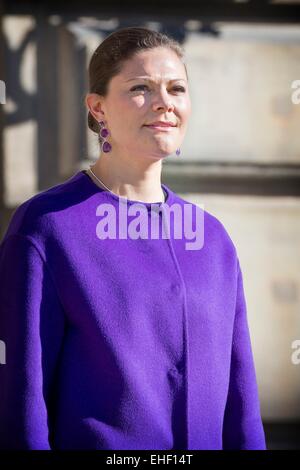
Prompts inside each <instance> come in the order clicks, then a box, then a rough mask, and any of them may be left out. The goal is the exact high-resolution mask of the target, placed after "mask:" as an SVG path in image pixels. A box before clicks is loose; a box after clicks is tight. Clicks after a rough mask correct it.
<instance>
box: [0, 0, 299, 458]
mask: <svg viewBox="0 0 300 470" xmlns="http://www.w3.org/2000/svg"><path fill="white" fill-rule="evenodd" d="M141 3H143V6H141ZM127 26H145V27H150V28H152V29H155V30H157V31H160V32H165V33H167V34H169V35H171V36H173V37H174V38H175V39H177V40H178V41H180V43H181V44H182V45H183V47H184V49H185V51H186V63H187V69H188V74H189V88H190V94H191V99H192V107H193V111H192V117H191V119H190V123H189V128H188V131H187V134H186V137H185V141H184V143H183V145H182V147H181V155H180V156H179V157H177V156H176V155H171V156H169V157H167V158H166V160H164V163H163V173H162V181H163V182H164V183H165V184H167V185H168V186H169V187H170V188H171V189H172V190H173V191H175V192H177V193H178V194H179V195H181V196H182V197H184V198H185V199H186V200H189V201H191V202H194V203H199V204H203V205H204V208H205V209H206V210H208V211H209V212H211V213H212V214H214V215H215V216H217V217H218V218H219V220H220V221H221V222H222V223H223V225H224V226H225V228H226V229H227V231H228V232H229V234H230V236H231V238H232V239H233V241H234V243H235V245H236V247H237V250H238V253H239V257H240V261H241V266H242V272H243V276H244V288H245V294H246V300H247V307H248V321H249V328H250V334H251V340H252V347H253V353H254V359H255V364H256V372H257V380H258V386H259V395H260V402H261V412H262V417H263V423H264V428H265V433H266V438H267V446H268V448H269V449H295V448H298V449H300V352H299V354H298V356H296V357H298V360H295V359H294V360H293V359H292V354H293V352H294V353H295V352H296V351H295V349H294V348H293V344H294V347H295V344H296V343H295V341H296V340H298V341H300V269H299V267H300V1H292V0H291V1H263V0H262V1H257V0H256V1H255V0H252V1H251V0H249V1H242V0H239V1H233V0H218V1H217V0H213V1H212V0H210V1H207V2H194V1H191V0H185V1H184V5H183V4H182V3H179V2H176V1H175V0H173V1H166V0H161V1H159V2H158V1H153V0H151V2H140V1H139V2H138V1H134V0H131V1H128V0H127V1H124V3H121V2H117V1H114V0H109V2H106V3H105V2H99V1H90V0H84V1H83V0H81V1H76V0H73V1H72V2H68V1H64V2H56V1H52V2H45V1H37V0H36V1H34V2H33V1H31V2H30V1H22V2H21V1H15V0H9V1H2V2H1V1H0V80H1V88H0V95H1V105H0V239H1V238H2V237H3V235H4V233H5V231H6V229H7V226H8V224H9V221H10V218H11V216H12V213H13V211H14V210H15V209H16V207H18V205H19V204H21V203H22V202H24V201H25V200H26V199H28V198H30V197H31V196H33V195H34V194H36V193H38V192H40V191H42V190H45V189H48V188H49V187H51V186H53V185H56V184H59V183H61V182H63V181H65V180H66V179H68V178H69V177H71V176H73V174H74V173H76V172H77V171H78V170H80V169H83V168H87V167H88V165H90V164H92V163H93V162H94V161H95V160H96V159H97V158H98V155H99V147H98V141H97V136H96V135H95V134H93V133H92V132H91V131H90V130H89V129H88V127H87V122H86V121H87V111H86V109H85V106H84V97H85V94H86V93H87V91H88V76H87V65H88V62H89V59H90V57H91V54H92V52H93V51H94V50H95V48H96V47H97V46H98V45H99V43H100V42H101V41H102V40H103V39H105V37H106V36H107V35H108V34H110V33H111V32H113V31H114V30H116V29H119V28H122V27H127ZM297 90H298V91H297ZM298 344H299V346H300V343H298ZM299 346H298V347H299ZM294 358H295V354H294Z"/></svg>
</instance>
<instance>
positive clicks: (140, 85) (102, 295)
mask: <svg viewBox="0 0 300 470" xmlns="http://www.w3.org/2000/svg"><path fill="white" fill-rule="evenodd" d="M89 74H90V92H89V93H88V94H87V95H86V97H85V103H86V106H87V109H88V110H89V114H88V123H89V127H90V128H91V129H92V130H94V131H95V132H96V133H97V135H99V140H100V144H101V152H100V156H99V158H98V160H97V161H96V162H95V164H94V165H93V166H91V167H90V168H89V169H87V170H86V171H85V170H82V171H79V172H77V173H76V174H75V175H74V176H72V177H71V178H70V179H69V180H67V181H65V182H64V183H62V184H59V185H56V186H54V187H51V188H50V189H48V190H47V191H43V192H41V193H39V194H38V195H36V196H34V197H32V198H30V199H29V200H27V201H25V202H24V203H23V204H21V206H20V207H18V209H17V210H16V211H15V213H14V216H13V218H12V220H11V222H10V225H9V228H8V230H7V232H6V234H5V237H4V240H3V241H2V244H1V252H0V274H1V284H0V305H1V319H0V332H1V339H2V340H3V341H4V342H5V344H6V348H7V357H6V364H5V366H1V369H0V374H1V388H0V447H1V448H3V449H10V448H15V449H114V450H122V449H265V436H264V431H263V426H262V421H261V416H260V406H259V398H258V390H257V383H256V376H255V369H254V362H253V356H252V351H251V343H250V336H249V330H248V324H247V313H246V305H245V298H244V291H243V280H242V273H241V270H240V265H239V260H238V256H237V253H236V249H235V247H234V245H233V242H232V240H231V239H230V237H229V235H228V233H227V232H226V230H225V228H224V227H223V225H222V224H221V223H220V222H219V221H218V219H216V218H215V217H214V216H212V215H211V214H209V213H208V212H206V211H201V213H202V219H201V218H200V220H201V221H202V223H200V224H198V225H197V233H196V235H199V234H202V235H201V236H202V238H203V235H204V240H205V242H204V243H202V244H201V243H200V245H199V243H198V246H196V247H191V246H188V247H187V237H186V233H184V234H183V235H181V236H179V237H176V236H174V235H173V231H172V230H171V229H172V228H174V227H175V224H178V220H181V221H182V219H179V217H178V213H179V212H180V211H181V209H183V210H182V211H181V215H182V214H183V213H184V209H185V207H186V206H187V205H189V206H190V208H192V209H193V212H192V215H191V212H188V211H187V212H186V214H185V219H184V222H185V223H189V222H193V223H194V222H195V218H196V216H197V214H198V215H199V211H200V209H199V208H198V209H197V206H195V205H194V204H191V203H187V201H185V200H184V199H182V198H181V197H179V196H178V195H177V194H175V193H174V192H173V191H172V190H171V189H170V188H169V187H167V186H166V185H163V184H161V165H162V160H163V159H164V158H165V157H167V156H168V155H170V154H171V153H173V152H175V150H177V154H179V152H180V150H179V147H180V144H181V142H182V141H183V138H184V134H185V131H186V128H187V123H188V118H189V116H190V113H191V102H190V97H189V91H188V77H187V72H186V67H185V64H184V61H183V51H182V49H181V47H180V45H179V44H178V43H176V42H175V41H174V40H173V39H171V38H169V37H168V36H166V35H163V34H160V33H157V32H155V31H151V30H149V29H146V28H125V29H121V30H118V31H116V32H115V33H113V34H111V35H110V36H108V37H107V38H106V39H105V40H104V41H103V42H102V43H101V44H100V45H99V47H98V48H97V49H96V51H95V52H94V54H93V56H92V59H91V62H90V66H89ZM141 77H144V78H141ZM145 77H146V78H145ZM153 123H154V124H153ZM155 123H156V124H155ZM167 123H169V124H168V125H166V124H167ZM136 203H138V207H139V208H140V214H142V213H143V215H144V219H142V220H143V221H142V223H140V227H139V228H142V233H141V236H138V230H135V229H137V226H136V225H134V224H133V223H134V220H135V219H132V215H133V213H132V212H131V213H130V210H132V209H135V208H136ZM175 206H176V207H177V209H178V208H179V212H177V215H176V217H174V218H173V219H172V218H171V217H170V218H169V219H168V217H167V214H168V211H170V210H171V208H172V207H175ZM124 208H126V210H127V209H128V212H127V216H128V217H127V219H126V222H125V228H126V229H127V228H128V232H129V235H130V236H129V235H128V233H127V236H124V220H125V219H123V218H122V220H121V213H122V212H124ZM153 209H155V210H153ZM153 212H154V213H155V214H154V215H156V217H153ZM195 212H196V214H195ZM107 214H108V216H109V217H108V219H107ZM169 214H170V212H169ZM105 215H106V218H105V217H104V218H102V219H100V216H105ZM123 215H124V214H123ZM135 215H136V213H135ZM130 216H131V218H130ZM152 217H153V218H152ZM153 220H156V222H158V227H159V228H160V230H161V231H162V232H163V233H164V235H160V234H159V237H156V238H155V237H151V236H149V231H148V230H149V226H148V223H149V222H153ZM103 222H105V223H103ZM181 224H182V222H181ZM146 225H147V231H146V230H145V228H146ZM129 226H130V227H129ZM107 227H108V230H106V228H107ZM120 227H121V229H122V230H121V231H120V230H116V228H118V229H120ZM129 228H130V230H129ZM177 228H178V227H177ZM164 230H166V232H164ZM120 233H121V235H122V236H121V235H120ZM151 233H152V232H151ZM166 234H167V236H166Z"/></svg>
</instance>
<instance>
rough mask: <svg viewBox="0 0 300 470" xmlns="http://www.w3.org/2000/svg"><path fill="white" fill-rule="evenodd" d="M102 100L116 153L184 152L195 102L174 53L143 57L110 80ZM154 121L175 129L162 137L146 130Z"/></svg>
mask: <svg viewBox="0 0 300 470" xmlns="http://www.w3.org/2000/svg"><path fill="white" fill-rule="evenodd" d="M139 77H140V78H139ZM141 77H143V78H141ZM101 99H102V102H101V103H102V106H101V108H102V111H103V112H104V113H105V114H104V117H103V119H104V120H105V121H106V124H107V127H108V129H109V130H110V134H111V135H110V136H109V137H108V141H109V142H110V143H111V144H112V148H113V149H114V150H117V151H118V152H119V151H120V152H126V153H127V154H128V155H129V156H131V157H132V156H137V157H138V158H141V157H142V156H145V157H158V158H161V157H163V156H165V155H169V154H171V153H173V152H175V150H176V149H177V148H178V147H180V145H181V143H182V141H183V139H184V135H185V132H186V128H187V123H188V118H189V116H190V113H191V102H190V96H189V90H188V83H187V76H186V72H185V68H184V65H183V63H182V62H181V60H180V59H179V58H178V57H177V55H176V53H175V52H173V51H171V50H169V49H167V48H163V47H159V48H155V49H150V50H144V51H141V52H139V53H138V54H136V55H135V56H134V57H133V58H131V59H130V60H128V61H126V62H125V63H124V65H123V68H122V71H121V73H120V74H118V75H116V76H114V77H113V78H112V79H111V81H110V84H109V89H108V94H107V96H106V97H105V98H103V97H102V98H101ZM100 118H101V116H100ZM155 121H170V122H172V123H174V124H175V125H176V126H175V127H170V128H164V130H163V131H161V130H158V129H153V128H149V127H146V124H150V123H152V122H155Z"/></svg>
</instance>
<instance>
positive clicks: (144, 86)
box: [130, 85, 148, 91]
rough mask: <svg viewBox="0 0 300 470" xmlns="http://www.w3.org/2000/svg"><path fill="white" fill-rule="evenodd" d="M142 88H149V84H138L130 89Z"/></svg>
mask: <svg viewBox="0 0 300 470" xmlns="http://www.w3.org/2000/svg"><path fill="white" fill-rule="evenodd" d="M141 88H148V86H147V85H136V86H134V87H133V88H131V90H130V91H135V90H138V89H141Z"/></svg>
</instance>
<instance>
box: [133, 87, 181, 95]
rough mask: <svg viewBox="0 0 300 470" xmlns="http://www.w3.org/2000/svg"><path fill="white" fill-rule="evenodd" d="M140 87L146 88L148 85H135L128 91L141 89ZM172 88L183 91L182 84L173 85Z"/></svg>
mask: <svg viewBox="0 0 300 470" xmlns="http://www.w3.org/2000/svg"><path fill="white" fill-rule="evenodd" d="M141 88H148V89H149V87H148V86H147V85H136V86H134V87H133V88H131V90H130V91H135V90H138V89H141ZM173 90H176V91H180V92H183V93H184V92H185V88H183V87H182V86H175V87H173Z"/></svg>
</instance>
